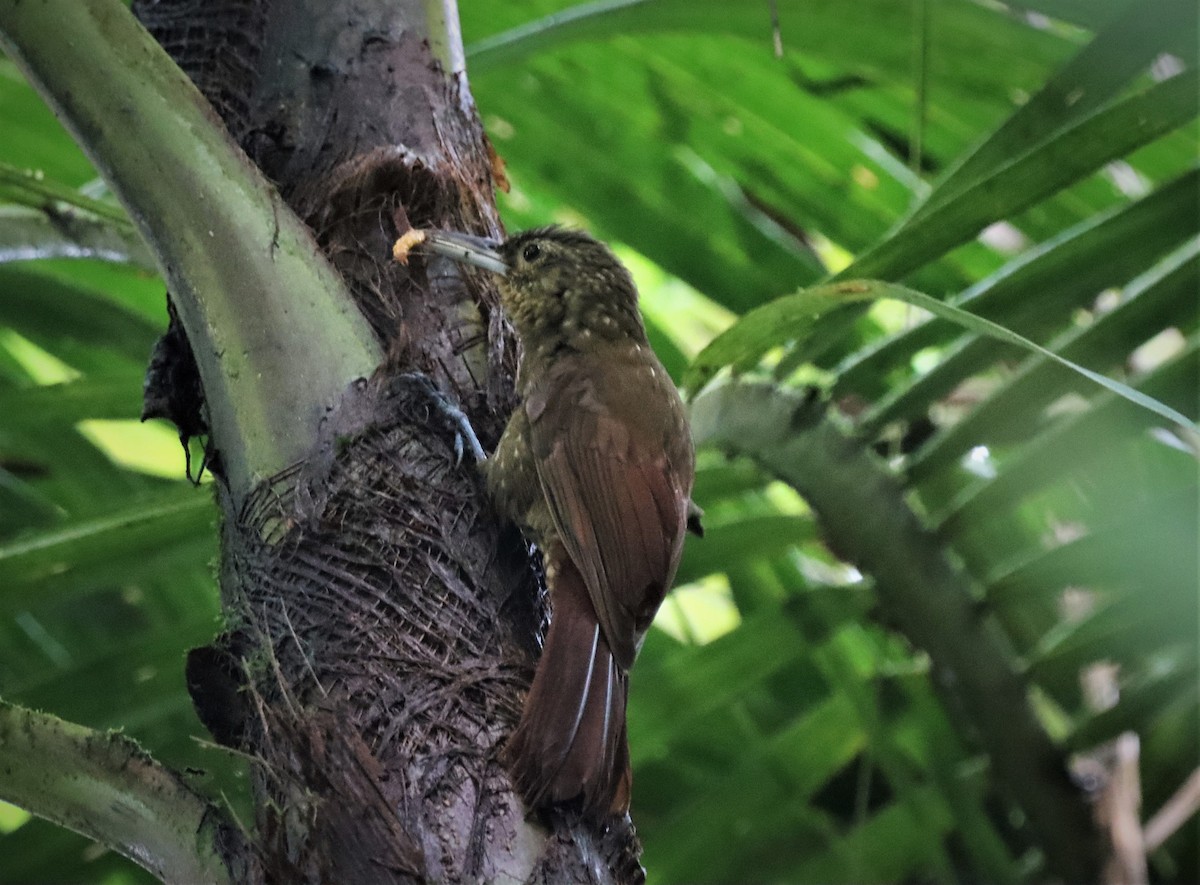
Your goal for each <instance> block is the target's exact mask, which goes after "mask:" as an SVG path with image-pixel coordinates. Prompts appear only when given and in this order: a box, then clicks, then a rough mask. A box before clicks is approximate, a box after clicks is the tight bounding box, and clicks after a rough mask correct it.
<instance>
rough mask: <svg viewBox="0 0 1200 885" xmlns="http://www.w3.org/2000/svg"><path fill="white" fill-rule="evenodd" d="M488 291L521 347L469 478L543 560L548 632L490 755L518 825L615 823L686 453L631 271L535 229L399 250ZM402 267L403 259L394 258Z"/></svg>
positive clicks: (418, 239) (666, 577) (451, 237)
mask: <svg viewBox="0 0 1200 885" xmlns="http://www.w3.org/2000/svg"><path fill="white" fill-rule="evenodd" d="M406 236H407V241H405V242H402V241H404V238H402V241H398V242H397V245H396V250H395V254H396V256H397V257H398V258H401V259H402V260H403V258H406V257H407V252H408V249H409V248H411V247H413V246H415V245H416V244H417V243H421V244H422V248H423V251H428V252H432V253H434V254H440V255H443V256H447V257H449V258H452V259H454V260H456V261H459V262H461V263H465V264H469V265H474V266H476V267H480V268H483V269H485V270H487V271H490V272H492V273H494V274H496V275H498V288H499V293H500V303H501V307H502V308H503V309H504V311H505V312H506V314H507V315H508V317H509V318H510V320H511V322H512V324H513V326H514V328H515V330H516V333H517V337H518V338H519V340H520V343H521V361H520V364H519V368H518V371H517V378H516V388H517V393H518V396H519V400H520V402H519V405H518V406H517V407H516V408H515V410H514V411H513V413H512V415H511V417H510V418H509V420H508V422H507V424H506V426H505V429H504V431H503V433H502V435H501V438H500V442H499V444H498V445H497V447H496V449H495V451H494V453H493V454H492V456H491V457H490V458H487V459H486V460H485V461H484V462H483V464H482V469H483V472H484V474H485V481H486V486H487V490H488V493H489V495H490V497H491V499H492V501H493V502H494V505H495V507H496V509H497V511H498V512H499V514H500V515H501V516H503V517H505V518H507V519H509V520H511V521H512V522H514V523H516V524H517V525H518V526H519V527H520V528H521V529H522V530H523V532H524V533H525V534H526V536H527V537H528V538H530V540H532V541H533V542H534V543H535V544H536V545H537V547H538V549H539V550H540V551H541V553H542V558H543V564H544V568H545V574H546V583H547V586H548V587H549V591H550V607H551V615H550V624H549V628H548V631H547V634H546V637H545V641H544V643H543V647H542V653H541V657H540V660H539V662H538V664H537V668H536V670H535V673H534V677H533V682H532V684H531V686H530V689H529V693H528V695H527V696H526V699H525V702H524V706H523V708H522V711H521V717H520V720H519V721H518V723H517V726H516V728H515V730H514V731H513V733H512V735H511V736H510V738H509V740H508V742H507V744H506V745H505V747H504V749H503V751H502V757H503V759H504V761H505V762H506V763H507V764H508V769H509V772H510V774H511V777H512V780H513V784H514V786H515V788H516V789H517V791H518V792H519V793H520V794H521V795H522V797H523V799H524V801H525V803H526V805H527V806H528V807H529V808H530V809H540V808H544V807H548V806H552V805H564V804H570V805H573V806H575V807H577V808H578V809H579V811H580V812H581V813H582V814H583V815H585V816H587V817H589V818H604V817H606V816H609V815H620V814H624V813H625V812H627V811H628V809H629V803H630V797H631V793H632V773H631V770H630V762H629V746H628V738H627V735H626V718H625V717H626V700H627V697H628V690H629V671H630V668H631V667H632V666H633V663H634V660H635V659H636V658H637V656H638V652H639V650H640V649H641V646H642V642H643V640H644V639H645V636H646V631H647V630H648V629H649V627H650V624H651V622H652V621H653V620H654V616H655V613H656V612H657V611H658V608H659V606H660V605H661V604H662V602H663V599H664V597H665V595H666V593H667V591H668V590H669V589H670V587H671V583H672V581H673V580H674V578H675V572H676V569H677V568H678V565H679V559H680V556H681V554H682V551H683V542H684V536H685V533H686V531H687V530H688V528H689V527H691V528H692V529H693V530H694V531H696V532H697V533H699V522H698V514H699V510H698V508H696V507H695V505H693V504H692V503H691V493H692V485H693V481H694V474H695V452H694V448H693V444H692V437H691V432H690V429H689V426H688V421H687V413H686V411H685V409H684V405H683V402H682V401H681V399H680V396H679V393H678V391H677V389H676V387H675V384H674V382H673V381H672V380H671V377H670V376H669V375H668V373H667V371H666V369H665V368H663V365H662V363H661V362H660V361H659V359H658V357H657V356H656V355H655V353H654V351H653V349H652V348H651V346H650V343H649V341H648V340H647V337H646V329H645V325H644V323H643V320H642V316H641V312H640V310H639V308H638V293H637V288H636V286H635V285H634V281H633V278H632V276H631V275H630V273H629V271H628V270H627V269H626V268H625V266H624V265H623V264H622V263H621V262H620V260H619V259H618V258H617V257H616V255H614V254H613V252H612V250H611V249H609V247H608V246H606V245H605V244H604V243H602V242H601V241H599V240H597V239H594V238H593V237H591V236H590V235H588V234H586V233H583V232H581V231H576V230H571V229H566V228H562V227H557V226H555V227H544V228H537V229H534V230H528V231H524V232H521V233H517V234H514V235H512V236H509V237H507V238H506V239H503V240H492V239H484V238H480V237H473V236H469V235H466V234H462V233H459V232H454V231H426V232H420V233H417V234H412V235H406ZM402 253H403V254H402Z"/></svg>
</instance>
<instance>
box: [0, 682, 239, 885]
mask: <svg viewBox="0 0 1200 885" xmlns="http://www.w3.org/2000/svg"><path fill="white" fill-rule="evenodd" d="M0 798H2V799H4V801H6V802H11V803H12V804H14V805H18V806H20V807H21V808H24V809H26V810H27V811H29V812H31V813H32V814H35V815H37V816H39V817H44V818H46V819H47V820H50V821H53V822H54V823H56V824H59V825H60V826H64V827H67V828H69V829H72V830H75V831H76V832H77V833H82V834H83V835H85V836H87V837H88V838H90V839H94V840H96V841H97V842H100V843H101V844H103V845H106V846H108V847H109V848H111V849H113V850H114V851H118V852H120V853H121V854H123V855H125V856H126V857H128V858H129V859H130V860H133V861H135V862H136V863H138V864H140V865H141V866H143V867H145V868H146V869H147V870H149V871H150V872H151V873H153V874H154V875H155V876H157V877H158V878H159V879H161V880H162V881H164V882H169V883H170V882H179V883H196V882H212V883H227V882H230V881H232V880H231V877H230V873H229V870H228V869H227V868H226V866H225V862H224V861H223V860H222V849H224V850H225V851H226V852H230V851H231V850H232V851H233V852H234V853H236V852H237V851H238V848H239V847H240V846H239V845H238V843H237V841H236V840H237V839H238V836H237V835H236V833H237V831H236V830H234V829H233V828H232V827H231V826H230V825H229V824H228V822H227V821H226V820H225V819H224V816H223V815H222V813H221V812H220V811H219V810H218V809H217V808H216V807H215V806H213V805H211V804H210V803H209V802H207V801H206V800H205V799H203V798H202V797H200V796H198V795H197V794H196V793H194V792H193V791H192V790H191V789H190V788H189V787H188V786H187V785H186V784H184V783H183V781H181V780H180V779H179V777H178V776H177V775H176V774H175V773H174V772H172V771H170V770H169V769H167V768H164V767H163V766H162V765H159V764H158V763H157V762H155V761H154V760H153V759H151V758H150V757H149V756H148V755H147V754H146V753H145V751H143V750H142V749H141V748H140V747H139V746H138V745H137V744H136V743H134V742H133V741H132V740H130V739H129V738H127V737H125V736H124V735H121V734H118V733H116V732H108V733H104V732H99V731H93V730H91V729H88V728H84V727H82V726H79V725H74V724H72V723H69V722H64V721H63V720H61V719H58V718H57V717H54V716H50V715H48V714H46V713H37V712H34V711H32V710H26V709H23V708H21V707H16V706H14V705H12V704H8V703H5V702H4V701H0Z"/></svg>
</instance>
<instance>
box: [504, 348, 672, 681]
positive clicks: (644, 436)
mask: <svg viewBox="0 0 1200 885" xmlns="http://www.w3.org/2000/svg"><path fill="white" fill-rule="evenodd" d="M581 362H582V361H581ZM599 362H600V364H599V365H594V366H589V365H588V364H587V362H582V364H579V363H577V364H576V365H574V366H573V367H572V369H571V370H568V371H559V372H557V373H551V377H550V378H548V379H547V382H546V384H545V385H544V386H543V387H542V389H541V390H538V391H535V392H533V393H532V395H531V396H529V397H527V398H526V404H525V406H526V409H527V411H528V412H529V413H530V418H531V421H530V425H531V442H532V444H533V449H534V453H535V456H536V457H535V460H536V462H537V465H538V477H539V479H540V481H541V486H542V491H543V493H544V495H545V498H546V501H547V503H548V505H549V509H550V513H551V516H552V518H553V520H554V524H555V528H556V529H557V530H558V533H559V536H560V538H561V540H562V543H563V546H564V547H565V548H566V550H567V553H568V555H569V556H570V557H571V560H572V561H573V562H574V563H575V564H576V566H577V567H578V568H579V571H580V573H581V574H582V575H583V578H584V582H585V584H586V585H587V588H588V594H589V596H590V597H591V600H592V605H593V607H594V608H595V610H596V615H597V617H598V618H599V620H600V626H601V628H602V629H603V630H604V635H605V638H606V639H607V640H608V643H609V645H610V647H611V648H612V651H613V655H614V657H615V659H616V661H617V663H618V665H619V666H621V667H622V668H623V669H628V668H629V667H630V666H631V665H632V664H633V659H634V658H635V657H636V656H637V652H638V649H639V647H640V646H641V640H642V637H643V635H644V634H645V632H646V630H647V628H648V627H649V626H650V622H651V621H652V620H653V618H654V613H655V612H656V611H657V610H658V607H659V605H660V604H661V603H662V600H663V597H664V596H665V595H666V592H667V590H668V589H669V588H670V585H671V581H672V580H673V579H674V577H675V568H676V566H677V565H678V563H679V556H680V553H681V552H682V549H683V537H684V532H685V528H686V525H687V514H688V502H689V496H690V493H691V481H692V466H693V465H692V451H691V442H690V439H688V437H687V431H686V424H684V423H683V419H682V406H680V405H679V402H678V397H677V395H676V393H675V391H674V387H667V386H666V385H669V384H670V381H669V379H667V378H666V375H665V373H664V372H661V370H659V371H660V375H661V381H659V382H657V384H655V385H654V387H655V388H657V389H653V388H648V386H647V384H648V381H647V378H646V377H645V369H644V367H643V368H642V369H640V370H638V369H637V368H628V369H622V367H621V366H619V365H617V366H615V367H614V365H613V364H612V363H611V362H609V363H608V364H605V363H604V361H603V360H600V361H599ZM633 375H640V376H641V377H636V378H635V377H626V376H633ZM653 380H654V379H653V376H652V378H651V381H653ZM631 384H637V385H640V389H642V390H643V391H645V393H646V396H645V397H644V398H643V397H638V396H636V395H632V396H631V391H636V390H638V389H639V388H638V387H631V386H630V385H631ZM664 410H668V412H667V413H666V414H664ZM681 426H682V427H683V428H684V430H683V434H682V436H683V439H682V440H680V439H679V438H678V437H679V435H680V434H679V431H678V428H679V427H681Z"/></svg>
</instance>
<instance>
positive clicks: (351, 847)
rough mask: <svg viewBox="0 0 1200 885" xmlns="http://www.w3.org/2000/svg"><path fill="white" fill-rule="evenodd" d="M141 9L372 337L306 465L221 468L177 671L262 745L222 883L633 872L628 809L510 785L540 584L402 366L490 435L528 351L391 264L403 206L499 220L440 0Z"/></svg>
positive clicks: (153, 3) (489, 321)
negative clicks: (189, 640)
mask: <svg viewBox="0 0 1200 885" xmlns="http://www.w3.org/2000/svg"><path fill="white" fill-rule="evenodd" d="M134 9H135V11H136V12H137V14H138V15H139V17H140V18H141V19H142V20H143V22H144V23H145V24H146V25H147V27H148V28H149V29H150V30H151V32H152V33H153V34H154V35H155V36H156V38H157V39H158V40H159V42H160V43H162V45H163V46H164V47H165V48H166V49H167V50H168V51H169V52H170V53H171V54H172V56H173V57H174V58H175V59H176V60H177V61H178V62H179V64H180V65H181V67H183V68H184V70H185V71H186V72H187V73H188V74H189V76H191V77H192V79H193V80H194V81H195V82H196V83H197V85H198V86H199V87H200V89H201V90H202V91H203V92H204V93H205V95H206V96H207V97H208V98H209V100H210V101H211V102H212V104H213V105H214V107H215V108H216V109H217V111H218V113H219V114H220V115H221V116H222V118H223V119H224V120H225V122H226V125H227V126H228V127H229V129H230V130H231V132H232V133H233V134H234V136H235V137H236V138H237V139H238V140H239V141H240V142H241V144H242V145H243V147H244V148H245V149H246V151H247V153H248V154H249V155H250V157H251V158H252V159H253V160H254V161H255V162H256V163H257V164H258V165H259V166H260V168H262V170H263V171H264V172H265V173H266V175H267V176H268V177H269V178H270V179H271V180H272V181H274V182H275V183H276V185H277V186H278V188H279V191H280V193H281V195H282V196H283V198H284V199H285V200H286V202H287V203H288V204H289V205H290V206H291V207H292V208H293V209H294V210H295V211H296V212H297V213H298V214H299V216H300V217H301V218H302V219H304V220H305V221H306V222H307V223H308V224H309V226H310V227H311V228H312V229H313V231H314V233H315V234H316V237H317V240H318V242H319V243H320V245H321V247H322V249H323V250H324V251H325V253H326V254H327V256H328V257H329V258H330V260H331V261H332V262H333V264H334V266H335V267H336V268H337V270H338V271H339V272H340V273H341V274H342V275H343V276H344V278H345V280H346V283H347V286H348V287H349V289H350V290H351V292H352V293H353V295H354V298H355V300H356V303H357V305H358V308H359V309H360V310H361V311H362V313H363V314H364V316H366V317H367V319H368V321H369V322H370V324H371V326H372V328H373V329H374V331H375V333H376V335H377V336H378V337H379V339H380V341H381V342H382V343H383V345H384V349H385V351H386V353H387V358H386V360H385V362H384V364H383V365H382V366H381V367H380V368H379V370H378V371H377V372H376V373H375V375H374V376H373V377H372V378H370V379H365V380H363V381H362V382H361V383H360V384H358V385H356V386H354V387H353V389H351V390H348V391H347V392H346V394H345V396H344V397H343V399H342V401H341V403H340V404H339V405H338V407H337V408H336V409H335V410H334V411H333V412H332V413H331V414H329V415H328V416H327V417H326V418H325V420H324V422H323V424H322V426H321V427H320V428H313V436H314V439H316V440H317V445H316V446H315V448H314V450H313V455H312V456H311V457H310V458H309V459H307V460H306V461H305V462H304V463H302V464H298V465H295V466H294V467H292V468H290V469H288V470H286V471H284V472H283V473H281V474H280V475H278V476H276V477H274V478H273V479H272V480H270V481H269V482H266V483H264V484H262V485H261V486H260V487H259V488H257V489H255V490H253V492H252V493H251V494H250V495H249V497H248V498H247V499H246V500H245V501H244V502H239V501H237V496H236V495H231V494H229V492H228V490H227V489H223V488H222V487H221V483H218V488H219V496H220V499H221V505H222V511H223V552H222V569H221V590H222V600H223V606H224V610H225V616H226V629H225V631H224V632H223V633H222V635H221V636H220V637H218V639H217V640H216V641H215V642H214V644H213V645H211V646H208V647H205V648H202V649H197V650H195V651H193V652H192V654H191V655H190V656H189V661H188V685H189V689H190V690H191V692H192V695H193V699H194V700H195V702H196V707H197V710H198V712H199V713H200V715H201V718H202V720H203V721H204V722H205V724H206V725H207V726H208V727H209V729H210V730H211V731H212V732H213V734H214V736H215V737H216V738H217V739H218V740H219V741H220V742H222V743H225V744H228V745H231V746H234V747H236V748H238V749H240V750H242V751H244V752H245V753H247V754H248V755H249V756H250V757H251V758H253V759H254V762H253V764H252V783H253V789H254V794H255V796H254V798H255V802H256V806H257V809H258V810H257V821H256V824H257V832H256V834H255V837H254V840H253V841H254V844H256V850H255V851H254V852H253V854H252V856H241V857H231V858H230V861H231V863H232V864H233V866H234V867H235V871H234V878H235V880H239V881H287V882H300V881H311V882H355V883H359V882H392V881H404V882H409V881H437V882H475V881H492V880H495V881H526V880H532V881H546V882H563V881H587V882H592V881H595V882H610V881H611V882H628V881H639V880H640V879H641V878H642V872H641V868H640V866H639V864H638V860H637V858H638V854H639V846H638V844H637V840H636V837H635V836H634V833H633V828H632V825H631V824H630V823H629V820H628V818H624V819H622V820H617V821H613V822H611V824H610V825H609V826H608V827H605V828H602V829H596V828H589V827H587V826H586V825H584V824H582V823H581V822H580V821H579V820H577V819H576V818H574V817H573V816H571V815H570V814H569V813H566V812H563V813H554V814H550V815H547V816H543V817H541V818H539V820H538V821H536V822H531V821H527V820H526V819H525V816H524V815H525V811H524V809H523V808H522V806H521V804H520V801H519V800H518V799H517V798H516V797H515V796H514V794H513V793H512V791H511V785H510V783H509V780H508V776H507V773H506V772H505V771H504V769H503V767H502V766H501V765H500V763H499V761H498V758H497V757H498V752H499V749H500V747H501V746H502V745H503V742H504V740H505V739H506V738H507V735H508V733H509V731H510V730H511V728H512V726H513V725H514V724H515V722H516V719H517V716H518V714H519V711H520V703H521V699H522V696H523V693H524V690H525V689H526V688H527V687H528V683H529V679H530V677H531V675H532V667H533V663H534V660H535V657H536V648H537V644H538V643H537V639H538V636H539V635H540V632H541V630H542V628H543V626H544V621H545V615H546V612H545V603H544V592H543V589H542V583H541V578H540V574H539V572H538V570H537V568H536V563H533V562H531V559H530V556H529V551H528V548H527V546H526V545H525V544H524V543H523V542H522V541H521V539H520V536H519V535H518V534H517V533H516V532H515V531H514V530H512V529H511V528H505V527H503V526H501V525H499V524H498V523H497V521H496V518H495V516H494V515H493V513H492V511H491V509H490V507H489V506H488V504H487V501H486V498H485V497H484V495H483V491H482V484H481V482H480V481H479V478H478V476H477V475H476V472H475V471H474V470H473V467H472V465H471V464H470V462H469V460H468V461H467V462H465V463H463V464H461V465H457V464H456V462H455V457H454V453H453V451H452V448H451V436H450V433H451V429H450V428H448V427H446V426H444V422H443V421H442V420H441V419H440V417H439V413H438V412H437V411H436V410H435V409H432V408H431V403H430V400H429V396H428V393H427V391H425V390H423V389H422V386H421V385H420V384H419V383H417V382H415V381H414V380H413V379H412V377H411V375H410V374H409V373H413V372H419V373H422V374H424V375H426V376H428V377H429V378H430V379H432V381H433V383H434V384H435V385H436V386H437V387H438V388H440V389H441V390H442V391H444V392H445V393H446V394H447V395H449V396H450V397H451V398H452V399H454V400H455V401H457V402H458V403H460V404H461V405H462V407H463V409H464V411H465V412H466V413H467V415H468V416H469V417H470V419H471V421H472V423H473V424H474V426H475V428H476V429H477V431H478V432H479V435H480V437H481V439H482V440H483V441H484V444H485V447H490V444H492V443H494V442H495V440H496V439H497V438H498V435H499V431H500V429H501V428H502V426H503V421H504V418H505V417H506V415H507V413H508V410H509V409H510V408H511V406H512V401H513V392H512V375H513V370H514V368H515V364H516V350H515V340H514V338H513V335H512V333H511V330H510V329H509V326H508V324H507V322H506V321H505V320H504V318H503V316H502V314H501V313H500V312H499V311H498V308H497V299H496V294H495V291H494V290H493V289H490V288H487V287H486V286H485V285H484V284H483V281H481V280H479V279H477V278H476V277H473V276H470V275H466V274H464V273H463V272H462V271H461V270H460V269H459V268H458V267H457V266H455V265H453V264H451V263H449V262H446V261H442V260H430V261H429V262H427V263H426V264H424V265H422V264H420V263H418V262H414V264H413V266H412V267H409V268H405V267H402V266H400V265H398V264H396V263H395V262H393V261H392V260H391V258H390V247H391V243H392V241H393V240H394V239H395V237H396V236H397V234H398V232H399V231H400V230H402V229H404V228H405V227H406V226H408V225H411V226H413V227H440V228H449V229H458V230H466V231H472V232H476V233H486V234H497V233H499V220H498V216H497V213H496V209H495V204H494V201H493V197H492V158H491V154H490V148H489V146H488V144H487V141H486V138H485V136H484V134H483V130H482V127H481V126H480V124H479V120H478V117H477V115H476V113H475V109H474V105H473V102H472V100H471V97H470V93H469V91H468V88H467V82H466V77H465V73H464V70H463V64H462V51H461V44H460V42H459V41H458V39H457V21H456V12H455V10H454V4H453V3H452V2H449V0H445V2H444V3H442V2H433V0H272V2H267V0H257V2H256V0H222V2H211V0H139V2H135V3H134ZM254 296H255V293H254V292H252V291H250V292H246V293H245V297H246V298H247V299H251V298H253V297H254ZM176 334H178V331H177V330H176ZM315 358H319V354H318V355H317V357H315ZM185 361H186V360H185ZM165 377H166V378H168V379H175V378H178V377H180V376H179V375H178V374H176V373H168V374H167V375H166V376H165ZM167 393H176V394H177V393H179V391H167ZM193 406H194V404H193ZM216 442H217V444H218V447H217V450H216V451H215V452H213V453H212V455H213V457H214V464H215V465H216V466H217V473H218V475H219V472H220V468H219V465H220V451H219V443H220V440H217V441H216Z"/></svg>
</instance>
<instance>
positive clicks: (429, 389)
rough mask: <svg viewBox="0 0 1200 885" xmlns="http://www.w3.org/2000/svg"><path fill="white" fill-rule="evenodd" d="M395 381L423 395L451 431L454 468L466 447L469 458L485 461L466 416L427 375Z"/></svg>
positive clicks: (415, 374) (407, 373) (408, 373)
mask: <svg viewBox="0 0 1200 885" xmlns="http://www.w3.org/2000/svg"><path fill="white" fill-rule="evenodd" d="M395 381H396V382H398V383H400V384H404V385H408V386H409V387H410V388H411V389H413V390H415V391H417V392H419V393H420V394H421V395H423V396H424V397H425V398H426V399H427V400H428V401H429V402H430V404H431V405H432V406H433V409H434V411H435V412H436V413H437V414H438V415H440V416H441V417H442V418H443V419H444V420H445V421H446V422H447V423H448V424H449V425H450V427H451V428H452V429H453V431H454V464H455V466H457V465H459V464H461V463H462V459H463V454H464V452H465V450H466V448H467V447H470V449H471V457H473V458H474V459H475V461H476V462H477V463H483V462H484V461H486V460H487V455H486V454H485V453H484V451H483V446H482V445H480V443H479V437H478V436H477V435H476V434H475V428H474V427H472V426H471V422H470V420H469V419H468V418H467V416H466V414H465V413H464V412H463V410H462V409H460V408H459V407H458V405H457V404H456V403H455V402H454V401H453V400H451V399H450V397H448V396H446V394H444V393H443V392H442V391H440V390H438V388H437V387H436V386H435V385H434V383H433V381H432V380H430V378H429V376H428V375H422V374H421V373H419V372H406V373H405V374H403V375H399V376H397V377H396V379H395Z"/></svg>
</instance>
